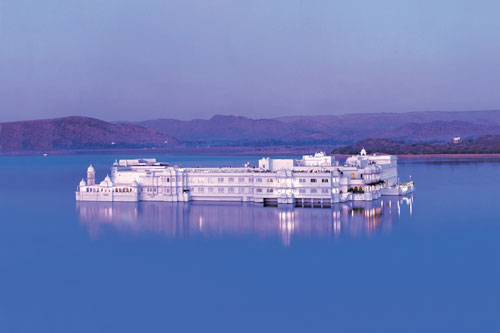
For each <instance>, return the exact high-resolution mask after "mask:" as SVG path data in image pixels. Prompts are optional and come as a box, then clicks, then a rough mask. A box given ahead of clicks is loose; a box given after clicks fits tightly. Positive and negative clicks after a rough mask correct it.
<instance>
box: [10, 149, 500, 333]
mask: <svg viewBox="0 0 500 333" xmlns="http://www.w3.org/2000/svg"><path fill="white" fill-rule="evenodd" d="M136 156H138V155H134V157H136ZM122 157H127V156H124V155H119V156H118V155H117V156H110V155H73V156H48V157H45V158H44V157H40V156H29V157H0V281H1V284H0V332H199V331H204V332H206V331H208V332H332V331H333V332H476V331H477V332H499V331H500V316H499V313H500V286H499V283H500V262H499V259H500V204H499V199H500V172H499V171H500V163H499V161H447V160H441V161H431V160H427V161H426V160H411V161H410V160H405V161H402V160H401V161H400V175H401V179H408V178H409V176H410V175H411V176H412V179H413V180H415V181H416V186H417V191H416V192H415V194H414V195H413V196H412V197H408V198H384V199H383V200H379V201H376V202H372V203H356V204H345V205H335V206H334V207H333V208H332V209H320V208H318V209H311V208H295V209H292V208H286V207H284V208H281V207H280V208H271V207H265V208H264V207H261V206H259V205H252V204H247V205H243V204H221V205H216V204H203V203H189V204H169V203H164V204H162V203H137V204H136V203H131V204H125V203H123V204H105V203H102V204H95V203H86V204H78V205H77V204H76V202H75V200H74V191H75V188H76V185H77V184H78V181H79V180H80V179H81V178H82V177H83V176H84V173H85V170H86V167H87V166H88V164H90V163H93V164H94V166H95V167H96V171H97V178H98V179H102V178H103V177H104V176H105V174H106V172H107V171H108V170H109V167H110V165H111V163H112V162H113V161H114V160H115V159H117V158H122ZM130 157H132V156H130ZM157 157H160V159H161V160H165V161H169V162H172V163H178V164H181V165H184V166H195V165H205V166H216V165H235V166H236V165H241V164H243V163H244V162H246V161H251V162H252V163H254V164H255V163H256V160H257V158H256V157H246V156H237V157H234V156H191V155H180V154H178V155H160V154H158V155H157Z"/></svg>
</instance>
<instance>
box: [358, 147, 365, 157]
mask: <svg viewBox="0 0 500 333" xmlns="http://www.w3.org/2000/svg"><path fill="white" fill-rule="evenodd" d="M359 154H360V155H361V156H366V150H365V148H363V149H361V152H360V153H359Z"/></svg>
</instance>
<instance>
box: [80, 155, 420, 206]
mask: <svg viewBox="0 0 500 333" xmlns="http://www.w3.org/2000/svg"><path fill="white" fill-rule="evenodd" d="M397 171H398V170H397V157H395V156H389V155H367V154H366V151H365V150H364V149H363V150H362V151H361V153H360V154H359V155H354V156H351V157H349V158H347V160H346V162H345V164H344V165H339V163H338V162H336V161H335V158H334V157H332V156H327V155H326V154H325V153H316V154H314V155H305V156H303V157H302V159H300V160H295V159H274V158H269V157H265V158H262V159H260V160H259V166H258V167H253V166H250V165H248V164H247V165H245V166H243V167H220V168H203V167H197V168H182V167H179V166H176V165H169V164H167V163H162V162H157V161H156V159H135V160H119V161H115V163H114V164H113V167H112V168H111V176H109V175H108V176H106V178H105V179H104V180H103V181H102V182H100V183H98V184H97V183H96V182H95V170H94V168H93V167H92V165H91V166H89V168H88V169H87V181H85V180H83V179H82V180H81V182H80V184H79V186H78V189H77V191H76V200H78V201H170V202H175V201H191V200H193V201H241V202H258V203H263V204H265V205H277V204H295V205H296V206H306V207H331V204H332V203H339V202H346V201H352V200H355V201H369V200H375V199H378V198H380V196H382V195H406V194H408V193H411V192H413V182H410V183H405V184H399V183H398V173H397Z"/></svg>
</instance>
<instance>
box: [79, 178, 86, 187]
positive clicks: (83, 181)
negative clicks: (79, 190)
mask: <svg viewBox="0 0 500 333" xmlns="http://www.w3.org/2000/svg"><path fill="white" fill-rule="evenodd" d="M86 185H87V184H86V183H85V180H83V179H82V180H81V181H80V187H83V186H86Z"/></svg>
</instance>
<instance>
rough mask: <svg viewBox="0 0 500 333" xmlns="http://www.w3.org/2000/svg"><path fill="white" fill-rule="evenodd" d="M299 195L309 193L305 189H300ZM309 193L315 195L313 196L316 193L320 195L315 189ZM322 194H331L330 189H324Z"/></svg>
mask: <svg viewBox="0 0 500 333" xmlns="http://www.w3.org/2000/svg"><path fill="white" fill-rule="evenodd" d="M299 193H301V194H304V193H307V191H306V189H305V188H300V189H299ZM309 193H313V194H314V193H318V190H317V189H315V188H312V189H310V190H309ZM321 193H330V189H328V188H324V189H322V190H321Z"/></svg>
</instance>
